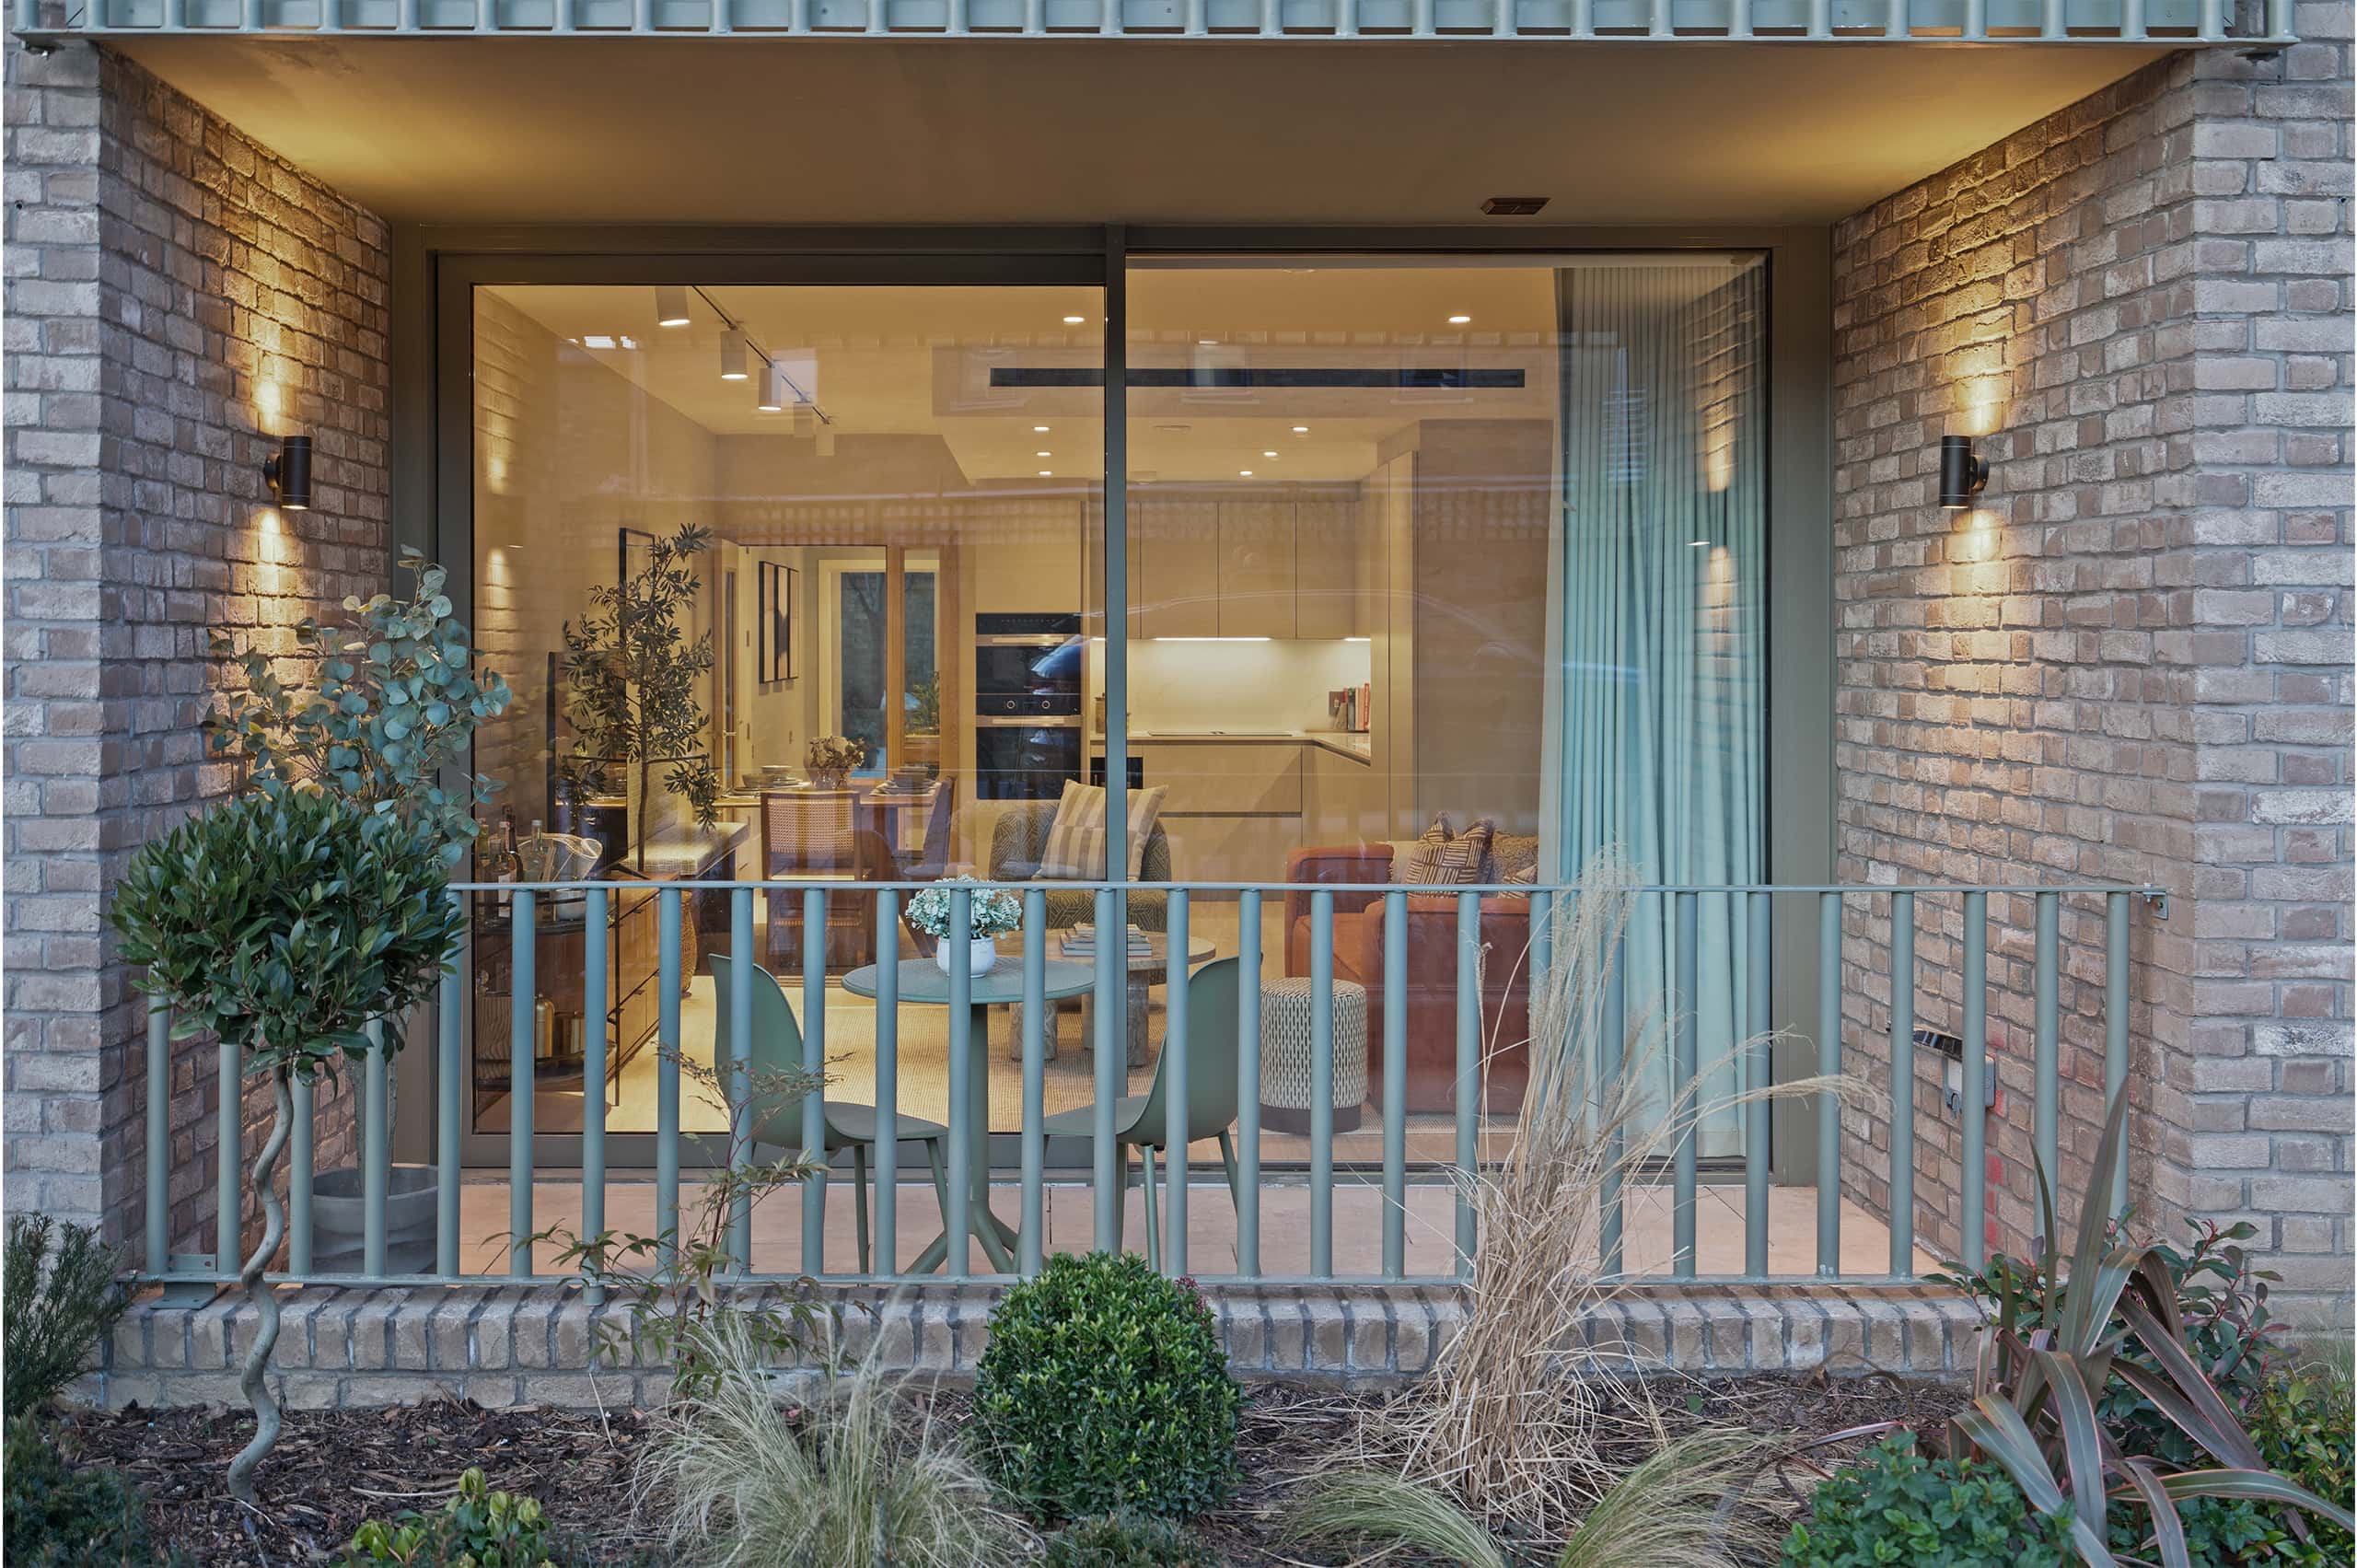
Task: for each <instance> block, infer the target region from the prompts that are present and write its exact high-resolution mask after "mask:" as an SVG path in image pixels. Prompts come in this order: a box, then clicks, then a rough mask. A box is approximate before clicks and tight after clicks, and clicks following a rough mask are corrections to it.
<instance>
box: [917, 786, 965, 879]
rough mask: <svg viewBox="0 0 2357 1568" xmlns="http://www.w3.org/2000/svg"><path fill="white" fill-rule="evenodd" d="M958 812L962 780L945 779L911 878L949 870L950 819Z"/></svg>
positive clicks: (937, 788)
mask: <svg viewBox="0 0 2357 1568" xmlns="http://www.w3.org/2000/svg"><path fill="white" fill-rule="evenodd" d="M957 810H958V781H957V780H956V779H954V778H944V779H943V780H942V781H941V782H940V783H939V784H935V786H934V796H933V815H932V816H930V817H928V818H926V819H925V824H924V848H923V849H922V850H920V851H919V852H918V854H917V863H916V864H915V865H912V866H911V867H909V879H910V880H911V881H921V880H927V879H931V878H934V877H939V876H941V875H942V873H944V872H945V871H947V870H948V869H949V827H950V819H951V818H952V817H953V816H955V815H956V814H957Z"/></svg>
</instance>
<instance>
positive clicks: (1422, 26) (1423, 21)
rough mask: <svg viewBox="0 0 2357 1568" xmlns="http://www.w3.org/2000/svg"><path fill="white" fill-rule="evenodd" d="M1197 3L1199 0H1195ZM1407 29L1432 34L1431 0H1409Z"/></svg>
mask: <svg viewBox="0 0 2357 1568" xmlns="http://www.w3.org/2000/svg"><path fill="white" fill-rule="evenodd" d="M1196 3H1197V4H1200V3H1201V0H1196ZM1408 31H1409V32H1410V33H1411V35H1412V36H1414V37H1416V38H1430V37H1432V36H1433V0H1411V4H1410V5H1409V6H1408Z"/></svg>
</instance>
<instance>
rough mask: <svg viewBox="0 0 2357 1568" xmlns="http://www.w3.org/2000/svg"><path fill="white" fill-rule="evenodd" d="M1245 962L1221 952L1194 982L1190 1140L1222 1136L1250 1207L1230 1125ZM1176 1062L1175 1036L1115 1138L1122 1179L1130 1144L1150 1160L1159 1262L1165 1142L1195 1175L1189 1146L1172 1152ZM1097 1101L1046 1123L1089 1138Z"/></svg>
mask: <svg viewBox="0 0 2357 1568" xmlns="http://www.w3.org/2000/svg"><path fill="white" fill-rule="evenodd" d="M1239 983H1240V982H1239V981H1238V980H1237V960H1236V959H1234V958H1214V959H1213V960H1212V961H1211V962H1210V963H1208V964H1205V965H1204V966H1203V967H1202V969H1199V970H1196V971H1195V974H1194V978H1193V979H1192V980H1190V981H1188V983H1187V1142H1188V1143H1189V1144H1194V1143H1196V1142H1198V1141H1199V1140H1201V1139H1204V1138H1209V1137H1213V1136H1214V1135H1216V1136H1217V1137H1218V1139H1219V1157H1220V1159H1221V1161H1222V1162H1223V1163H1224V1164H1225V1165H1226V1167H1227V1195H1228V1201H1229V1202H1232V1203H1234V1204H1236V1205H1237V1212H1238V1213H1241V1212H1242V1210H1243V1203H1244V1199H1243V1194H1242V1192H1241V1191H1239V1190H1238V1188H1237V1169H1236V1143H1235V1140H1234V1139H1232V1138H1230V1137H1229V1136H1228V1132H1227V1130H1228V1129H1229V1128H1230V1127H1233V1126H1234V1125H1236V1109H1237V1086H1236V1057H1237V1040H1236V1002H1237V985H1238V984H1239ZM1169 1064H1170V1049H1169V1043H1168V1041H1167V1040H1166V1041H1165V1042H1164V1044H1163V1051H1162V1054H1161V1056H1160V1057H1159V1058H1157V1059H1156V1060H1155V1064H1154V1083H1153V1086H1151V1087H1149V1088H1148V1089H1147V1090H1146V1092H1145V1093H1144V1094H1142V1095H1123V1096H1121V1097H1120V1098H1119V1099H1117V1100H1115V1101H1114V1102H1113V1142H1114V1144H1115V1146H1116V1150H1117V1154H1116V1157H1117V1158H1119V1159H1120V1161H1121V1164H1122V1179H1121V1185H1122V1188H1123V1190H1124V1191H1127V1189H1128V1187H1129V1176H1128V1170H1129V1156H1128V1155H1127V1153H1126V1152H1120V1151H1126V1150H1128V1149H1130V1148H1132V1147H1134V1148H1136V1149H1137V1151H1138V1154H1139V1156H1140V1158H1141V1159H1142V1160H1143V1162H1144V1167H1145V1255H1146V1261H1147V1262H1148V1263H1149V1264H1150V1265H1152V1266H1153V1267H1155V1268H1157V1269H1158V1268H1160V1267H1161V1266H1162V1226H1161V1224H1160V1222H1159V1220H1158V1218H1157V1216H1156V1202H1155V1171H1154V1155H1155V1150H1157V1149H1160V1150H1162V1151H1163V1152H1164V1153H1165V1154H1166V1155H1168V1156H1169V1160H1168V1163H1169V1166H1170V1168H1171V1170H1172V1172H1173V1173H1174V1174H1175V1175H1176V1177H1177V1179H1179V1180H1181V1181H1183V1180H1185V1179H1187V1151H1186V1149H1184V1148H1180V1149H1179V1151H1178V1152H1177V1153H1176V1154H1171V1152H1170V1149H1169V1143H1170V1121H1169V1114H1170V1113H1169V1099H1168V1094H1169V1083H1168V1080H1167V1077H1166V1075H1165V1074H1166V1070H1167V1068H1168V1066H1169ZM1096 1121H1097V1105H1096V1102H1095V1101H1093V1100H1092V1101H1090V1102H1089V1103H1088V1104H1086V1105H1084V1106H1081V1107H1079V1108H1078V1109H1073V1110H1060V1111H1058V1112H1057V1113H1056V1114H1055V1115H1053V1116H1051V1117H1049V1118H1047V1119H1046V1121H1043V1122H1042V1123H1041V1124H1040V1125H1041V1126H1043V1127H1044V1128H1045V1129H1046V1130H1047V1132H1048V1135H1049V1136H1051V1137H1057V1136H1062V1137H1074V1138H1086V1137H1089V1136H1091V1135H1092V1133H1093V1132H1094V1131H1095V1129H1096ZM1121 1209H1122V1205H1121V1204H1120V1203H1116V1204H1114V1205H1113V1248H1114V1250H1116V1251H1119V1250H1120V1246H1121Z"/></svg>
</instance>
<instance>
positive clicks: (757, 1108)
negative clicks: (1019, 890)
mask: <svg viewBox="0 0 2357 1568" xmlns="http://www.w3.org/2000/svg"><path fill="white" fill-rule="evenodd" d="M705 961H706V962H707V963H708V964H709V965H710V966H711V969H712V993H713V1009H712V1019H713V1028H712V1060H713V1063H714V1067H715V1068H716V1069H718V1071H719V1073H720V1083H721V1089H722V1092H723V1093H733V1092H734V1087H735V1086H734V1083H733V1081H732V1075H731V1074H729V1072H728V1070H727V1066H726V1063H727V1062H728V1059H729V1058H728V1030H729V1025H730V1023H731V1021H732V1002H733V1000H734V999H733V997H732V996H731V994H730V993H731V992H733V991H734V990H735V987H734V985H732V984H731V981H733V980H734V979H735V972H734V971H735V969H736V960H735V959H733V958H730V957H729V956H728V955H727V954H726V953H711V954H707V955H706V956H705ZM747 967H748V968H749V969H750V970H752V971H753V977H752V979H753V1027H752V1031H751V1032H752V1044H753V1053H752V1070H753V1074H754V1076H756V1077H759V1076H760V1075H761V1074H769V1073H785V1072H794V1071H798V1070H800V1068H801V1066H802V1025H801V1024H800V1023H799V1022H798V1021H796V1019H795V1016H794V1006H793V1004H791V1003H789V1002H788V1001H787V1000H786V999H785V988H784V987H783V986H781V985H779V984H778V982H777V976H775V975H773V974H772V973H770V971H769V970H765V969H763V968H761V965H759V964H749V965H748V966H747ZM1235 1075H1236V1074H1235V1072H1234V1070H1233V1069H1231V1070H1230V1071H1229V1073H1228V1076H1229V1077H1231V1078H1232V1077H1234V1076H1235ZM802 1099H803V1097H802V1096H800V1095H794V1096H791V1097H785V1096H780V1095H774V1094H772V1095H766V1096H761V1097H758V1098H756V1099H755V1101H754V1105H753V1116H752V1121H751V1125H752V1127H753V1129H754V1132H753V1141H754V1142H755V1143H760V1144H772V1145H775V1146H777V1147H782V1148H800V1147H801V1146H802Z"/></svg>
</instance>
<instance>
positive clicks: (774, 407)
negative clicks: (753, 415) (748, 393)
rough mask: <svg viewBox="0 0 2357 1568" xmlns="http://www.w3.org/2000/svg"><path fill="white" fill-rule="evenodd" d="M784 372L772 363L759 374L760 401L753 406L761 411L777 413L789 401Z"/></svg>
mask: <svg viewBox="0 0 2357 1568" xmlns="http://www.w3.org/2000/svg"><path fill="white" fill-rule="evenodd" d="M788 401H790V400H789V398H788V396H787V393H786V385H785V372H784V371H783V370H780V369H779V368H778V367H777V366H774V365H772V366H769V368H768V369H767V370H766V371H765V372H764V373H763V374H762V376H761V401H760V402H758V403H756V404H754V405H753V406H754V407H756V408H758V409H760V410H761V412H763V413H777V412H781V411H783V410H784V407H785V405H786V403H787V402H788Z"/></svg>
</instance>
